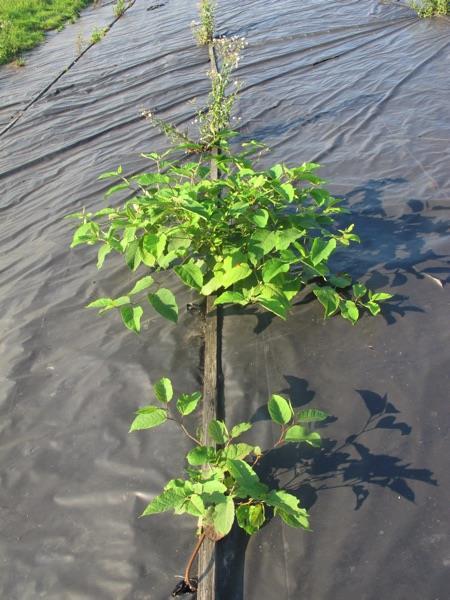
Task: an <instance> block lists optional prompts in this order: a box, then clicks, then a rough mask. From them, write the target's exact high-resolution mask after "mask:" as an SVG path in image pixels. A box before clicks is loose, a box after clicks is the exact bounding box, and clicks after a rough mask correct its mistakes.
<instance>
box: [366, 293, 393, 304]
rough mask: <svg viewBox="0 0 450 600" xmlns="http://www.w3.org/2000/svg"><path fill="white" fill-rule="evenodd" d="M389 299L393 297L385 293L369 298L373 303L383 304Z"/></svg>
mask: <svg viewBox="0 0 450 600" xmlns="http://www.w3.org/2000/svg"><path fill="white" fill-rule="evenodd" d="M391 298H393V295H392V294H388V293H386V292H378V293H377V294H372V295H371V297H370V299H371V300H372V301H373V302H384V301H385V300H390V299H391Z"/></svg>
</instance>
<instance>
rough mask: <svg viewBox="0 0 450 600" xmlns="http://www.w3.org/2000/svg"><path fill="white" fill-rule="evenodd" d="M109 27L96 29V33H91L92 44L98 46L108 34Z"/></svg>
mask: <svg viewBox="0 0 450 600" xmlns="http://www.w3.org/2000/svg"><path fill="white" fill-rule="evenodd" d="M108 31H109V27H101V28H98V27H95V29H94V31H93V32H92V33H91V44H98V42H100V41H101V40H102V39H103V38H104V37H105V35H106V34H107V33H108Z"/></svg>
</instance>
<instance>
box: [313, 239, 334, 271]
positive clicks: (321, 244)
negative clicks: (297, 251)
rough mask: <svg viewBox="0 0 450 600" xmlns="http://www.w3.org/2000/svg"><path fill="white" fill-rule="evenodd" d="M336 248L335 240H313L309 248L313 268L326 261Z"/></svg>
mask: <svg viewBox="0 0 450 600" xmlns="http://www.w3.org/2000/svg"><path fill="white" fill-rule="evenodd" d="M335 248H336V240H335V239H334V238H331V240H328V241H326V240H324V239H323V238H315V240H314V241H313V243H312V246H311V261H312V264H313V265H314V266H317V265H318V264H319V263H321V262H323V261H324V260H327V259H328V257H329V256H330V254H331V253H332V252H333V250H334V249H335Z"/></svg>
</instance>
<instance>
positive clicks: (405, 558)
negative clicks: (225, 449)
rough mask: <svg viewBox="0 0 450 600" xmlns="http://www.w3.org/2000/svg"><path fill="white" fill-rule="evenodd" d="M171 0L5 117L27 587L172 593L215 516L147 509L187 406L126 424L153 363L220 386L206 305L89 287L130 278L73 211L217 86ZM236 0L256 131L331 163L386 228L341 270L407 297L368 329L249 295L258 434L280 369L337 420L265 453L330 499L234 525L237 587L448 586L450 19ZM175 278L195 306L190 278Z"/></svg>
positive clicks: (192, 383)
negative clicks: (166, 309) (268, 306)
mask: <svg viewBox="0 0 450 600" xmlns="http://www.w3.org/2000/svg"><path fill="white" fill-rule="evenodd" d="M154 6H155V5H154V4H153V5H152V4H151V3H150V2H148V1H145V2H144V1H140V0H137V2H136V4H135V5H134V6H133V7H132V8H131V9H130V10H129V11H127V14H126V15H125V17H123V18H122V19H120V20H119V21H118V22H117V23H116V25H114V27H113V28H112V30H111V31H110V32H109V34H108V35H107V36H106V38H105V39H104V40H102V42H101V43H100V44H98V45H96V46H94V47H93V48H91V49H90V50H89V51H88V52H87V53H86V54H85V55H84V56H83V58H82V59H81V60H80V61H79V62H78V63H77V64H76V65H75V66H74V67H73V68H71V69H70V70H69V71H68V72H67V73H66V74H65V75H64V76H63V77H62V78H61V79H60V80H59V81H58V82H57V84H55V86H54V87H52V88H51V89H50V91H49V92H48V93H47V94H46V95H45V96H44V97H43V98H42V99H40V100H39V101H38V102H36V103H35V104H33V105H32V107H31V108H29V109H28V110H26V111H25V113H24V115H23V116H22V117H21V118H20V119H19V121H18V122H17V123H16V124H15V125H14V127H12V128H11V129H10V130H9V131H8V132H7V133H5V134H4V135H3V136H2V137H1V138H0V177H1V183H2V186H1V189H2V201H1V221H0V228H1V231H0V240H1V247H2V254H1V258H0V261H1V262H0V266H1V273H2V277H1V281H0V286H1V288H0V290H1V291H0V315H1V317H0V323H1V329H2V337H1V340H2V341H1V353H0V365H1V382H2V385H1V388H0V389H1V391H0V411H1V421H0V423H1V434H0V451H1V482H2V486H1V492H0V508H1V515H2V537H1V540H0V553H1V559H0V560H1V565H2V569H1V573H0V596H1V597H2V598H5V599H8V600H10V599H11V600H19V599H20V600H28V599H33V600H34V599H35V598H46V599H47V598H48V599H58V600H59V599H65V598H67V599H69V598H70V599H71V600H72V599H78V598H79V599H85V598H92V599H93V598H95V599H119V598H123V599H131V598H132V599H144V598H146V599H152V600H153V599H154V600H159V599H163V598H167V597H168V596H169V593H170V590H171V589H172V587H173V586H174V584H175V583H176V579H174V575H179V574H181V573H182V570H183V567H184V562H185V558H186V557H187V555H188V553H189V551H190V549H191V546H192V543H193V535H192V534H193V527H194V523H193V520H192V519H189V518H186V519H185V518H180V517H177V518H176V520H173V519H172V518H171V517H169V516H165V515H162V516H160V517H154V518H148V519H141V520H140V519H138V518H137V515H138V514H139V513H140V511H141V510H142V508H143V507H144V506H145V503H146V502H147V501H148V500H149V499H150V498H151V497H152V496H153V495H155V494H157V493H158V492H159V491H160V489H161V487H162V485H163V484H164V482H165V481H166V480H167V479H169V478H170V477H174V476H177V475H178V474H179V473H180V472H181V470H182V466H183V456H182V451H183V450H184V449H186V447H187V446H186V444H185V441H184V440H183V439H182V438H180V437H179V435H178V432H176V431H173V430H171V429H170V427H169V428H166V430H165V431H163V430H159V432H158V431H155V432H140V433H135V434H133V435H130V434H128V433H127V430H128V424H129V422H130V420H131V418H132V413H133V411H134V410H135V408H136V407H137V406H140V405H143V404H145V403H147V402H148V401H149V399H151V393H150V391H149V390H150V384H151V382H152V381H154V380H155V379H157V378H159V377H161V376H163V375H169V376H171V377H172V378H173V380H174V384H175V387H176V388H177V389H178V390H179V391H191V390H194V389H199V386H200V379H201V369H200V355H201V332H202V324H201V319H200V317H199V316H198V314H197V313H195V312H188V311H187V310H184V311H183V315H182V319H181V324H179V325H178V326H177V327H176V326H173V325H171V324H168V323H167V322H165V321H164V320H162V319H160V318H159V317H155V316H153V315H151V314H150V313H149V316H148V317H147V319H146V321H145V323H144V325H145V326H144V331H143V332H142V334H141V335H140V336H135V335H134V334H131V333H129V332H127V331H125V330H124V328H123V326H122V325H121V323H120V322H119V320H118V319H117V318H114V317H112V316H107V317H104V318H98V317H97V316H96V315H95V314H94V313H93V312H91V311H87V310H84V309H83V308H82V307H83V306H84V305H85V304H86V303H87V302H88V301H89V300H91V299H92V298H95V297H98V296H101V295H103V294H109V293H111V294H120V293H121V292H122V291H123V290H124V289H128V287H127V286H128V283H127V282H128V281H129V276H128V275H127V272H126V270H125V269H124V268H123V267H122V265H121V262H120V261H119V260H114V259H113V260H110V261H107V263H106V265H105V267H104V269H103V270H102V271H100V273H97V271H96V269H95V264H94V263H95V260H94V255H93V251H92V249H89V248H81V249H76V250H75V251H69V249H68V245H69V241H70V233H71V223H70V222H67V221H63V216H64V215H65V214H67V213H68V212H71V211H73V210H77V209H79V208H80V207H81V206H86V207H88V208H90V207H93V206H99V205H100V204H101V202H102V200H101V193H102V191H104V189H105V184H104V182H99V181H97V180H96V177H97V175H98V174H99V173H101V172H102V171H105V170H110V169H111V168H114V167H115V166H116V165H117V164H120V163H122V164H123V166H124V170H125V171H126V172H127V173H132V172H135V171H137V170H139V169H142V168H143V166H144V165H145V163H144V161H143V160H142V159H140V158H139V153H140V152H145V151H151V150H154V149H160V148H162V147H164V144H165V141H164V140H163V139H162V138H161V136H159V135H157V134H156V133H155V131H153V130H152V129H149V128H148V126H146V125H145V123H143V122H142V120H141V118H140V117H139V109H140V108H144V107H145V108H153V109H155V108H156V109H158V110H159V111H160V113H161V114H162V115H163V116H167V117H170V118H172V119H174V120H175V121H176V122H179V123H181V122H183V123H188V122H189V121H190V120H191V119H192V115H193V109H192V107H191V106H189V105H188V104H186V103H187V101H189V100H192V99H194V98H197V99H198V102H199V103H200V104H201V102H203V101H204V96H205V93H206V92H207V86H208V82H207V80H206V78H205V71H206V70H207V69H208V60H207V53H206V52H205V51H204V49H199V48H196V47H195V46H194V43H193V41H192V38H191V37H190V33H189V27H190V21H191V20H192V19H193V18H195V12H196V7H195V3H193V2H188V1H183V0H176V1H175V0H172V1H169V2H166V3H165V4H164V5H163V6H160V7H159V8H156V9H153V10H148V9H149V8H153V7H154ZM102 10H106V8H104V9H102ZM94 14H95V11H88V15H90V16H89V17H83V18H82V19H81V20H80V22H79V25H78V27H81V26H82V24H83V20H84V19H85V18H90V19H94V17H93V16H92V15H94ZM218 16H219V31H220V32H221V33H227V34H235V35H244V36H246V37H247V39H248V41H249V46H248V48H247V49H246V51H245V57H244V60H243V64H242V67H241V68H240V72H239V77H240V78H242V79H243V80H244V82H245V85H244V87H243V89H242V93H241V95H240V100H239V115H240V116H241V119H242V120H241V121H240V122H239V126H240V128H241V130H242V132H243V136H244V137H255V138H258V139H262V140H264V141H265V142H266V143H268V144H269V145H270V146H271V148H272V149H273V153H272V155H271V158H270V160H271V161H273V162H275V161H278V160H284V161H286V162H289V163H295V162H297V163H300V162H303V161H306V160H315V161H318V162H321V163H323V164H324V169H323V173H324V174H325V175H326V176H327V177H328V178H329V180H330V182H331V183H330V186H329V187H330V189H331V190H332V191H333V192H334V193H336V194H339V195H341V196H343V197H344V198H345V201H346V202H347V204H348V205H349V207H350V208H351V211H352V213H351V215H349V216H348V217H347V218H346V219H347V222H352V221H354V222H355V223H356V225H357V229H358V233H359V234H360V235H361V237H362V240H363V243H362V245H361V246H359V247H358V248H354V249H353V250H351V252H346V253H341V254H340V255H339V256H338V257H337V259H336V268H337V269H342V270H348V271H350V272H351V273H352V274H354V275H355V276H357V277H360V278H362V279H363V280H364V281H368V282H369V284H370V285H371V286H372V287H373V288H375V289H384V290H389V291H391V292H392V293H395V294H396V296H395V298H394V299H393V300H392V301H390V302H389V303H388V304H387V305H385V309H384V315H383V317H378V318H369V317H364V318H363V319H362V320H361V322H360V323H359V324H358V325H357V326H355V327H352V326H351V325H350V324H349V323H348V322H345V321H343V320H340V319H332V320H331V321H327V322H323V320H322V315H321V309H320V307H319V306H317V304H316V303H315V302H311V301H310V298H309V297H308V296H306V298H304V297H302V298H300V299H299V302H298V304H297V305H296V306H295V308H294V311H293V314H292V316H291V318H290V319H289V320H288V321H287V322H286V323H284V322H281V321H280V320H278V319H275V318H274V319H271V318H270V316H268V315H267V314H263V313H258V312H255V311H254V310H253V309H247V310H236V309H227V311H226V313H225V317H224V320H223V365H222V366H223V370H224V374H225V406H226V409H225V410H226V415H227V418H228V419H229V420H230V422H234V421H237V420H241V419H244V420H247V419H248V418H249V417H252V418H253V420H254V421H255V431H254V435H255V436H256V437H257V439H258V443H260V444H261V445H262V443H261V442H262V441H265V442H266V444H267V445H270V444H271V442H272V440H273V439H274V435H275V431H273V430H272V427H271V425H270V423H269V421H268V415H267V413H266V412H265V410H264V407H263V405H264V404H265V402H267V399H268V397H269V395H270V393H273V392H284V393H289V394H290V395H291V398H292V400H293V402H294V404H296V405H311V406H317V407H320V408H323V409H325V410H327V411H329V412H330V413H331V414H332V415H333V417H332V418H331V419H330V420H329V421H330V422H329V423H327V424H326V425H325V426H324V428H323V429H321V433H322V435H323V436H324V437H325V442H324V445H323V448H322V449H321V450H320V451H312V450H305V449H304V448H302V447H300V448H290V449H281V450H279V451H277V452H275V453H273V454H272V455H271V459H270V461H269V460H268V461H266V464H265V465H263V467H264V472H265V476H266V477H267V478H268V479H269V480H273V481H278V482H280V484H282V485H286V486H287V487H289V488H290V489H291V490H293V491H295V492H296V493H298V495H299V497H300V498H301V500H302V502H303V504H304V505H305V506H307V507H309V508H310V509H311V519H312V527H313V529H314V531H313V532H312V533H306V532H302V531H296V530H292V529H289V528H287V527H284V526H283V525H281V524H280V522H279V521H277V520H273V521H271V522H270V523H269V524H268V525H267V526H266V527H265V528H264V530H263V531H262V532H260V533H259V534H257V535H256V536H255V537H254V538H253V539H252V540H250V541H248V540H247V539H246V538H245V537H244V536H243V535H241V534H240V532H233V534H232V536H231V537H230V539H229V540H228V541H226V542H222V543H221V544H220V545H219V582H220V590H221V591H220V592H219V593H218V597H219V598H220V599H227V600H228V599H232V600H239V599H245V600H256V599H258V600H259V599H271V598H277V599H278V598H279V599H280V600H281V599H282V600H292V599H297V598H299V597H309V598H311V599H312V600H331V599H333V600H344V599H345V600H347V599H348V598H358V600H375V599H377V600H378V599H379V598H392V599H393V600H405V599H406V598H408V600H410V599H414V600H416V599H417V600H444V598H447V597H448V589H449V587H450V585H449V584H450V577H449V568H450V545H449V542H448V524H447V517H448V492H449V475H448V473H449V469H448V455H449V445H448V408H447V407H448V389H449V357H450V343H449V342H450V339H449V338H450V336H449V330H448V308H449V294H448V287H447V286H446V285H445V284H446V283H447V282H448V280H449V258H448V255H449V248H450V242H449V236H448V216H449V204H450V203H449V199H450V182H449V179H448V164H449V154H448V146H449V141H450V105H449V103H448V98H449V97H450V95H449V92H450V69H449V62H450V20H449V19H446V18H440V19H433V20H419V19H418V18H417V17H416V16H415V14H414V13H413V12H412V11H411V10H410V9H408V8H407V7H405V6H400V5H392V4H379V3H377V2H373V1H367V2H362V1H360V2H356V1H353V2H345V1H344V2H342V1H337V0H333V1H327V2H325V1H323V0H315V1H314V0H308V1H306V2H302V3H301V4H300V3H298V2H297V1H294V0H283V1H282V2H277V3H272V2H268V1H267V0H257V1H250V2H246V3H242V2H237V1H235V0H231V1H228V2H226V3H221V4H220V5H219V11H218ZM96 18H97V17H96ZM98 19H99V17H98ZM108 19H109V17H108ZM95 24H96V25H97V23H95ZM100 24H101V23H100ZM74 27H75V26H74ZM70 32H72V29H71V28H69V29H67V30H65V31H64V32H61V33H58V34H57V35H55V36H53V38H52V40H51V42H50V43H51V44H53V45H54V46H55V48H59V53H56V52H55V57H56V56H58V59H56V58H55V62H54V64H52V60H51V56H49V55H48V54H46V52H45V48H46V46H45V45H44V46H41V47H40V48H39V49H37V50H36V51H34V52H32V53H31V54H30V57H29V58H28V59H27V63H28V66H27V67H25V69H24V70H22V71H20V78H19V77H18V75H17V74H16V73H15V72H14V71H13V70H12V68H11V67H7V68H4V69H2V71H1V74H0V82H1V85H2V91H1V98H2V103H3V105H4V111H2V113H1V114H2V123H4V122H7V120H8V119H9V118H10V117H11V115H14V112H15V110H16V109H17V108H20V107H21V106H23V104H24V101H25V99H26V100H28V99H29V97H30V94H32V95H33V96H34V93H35V91H38V90H39V85H38V84H39V79H38V78H37V74H38V73H41V74H42V84H43V87H45V85H46V84H47V83H48V80H51V79H52V77H53V76H55V75H57V74H58V72H59V69H60V67H61V65H62V64H64V62H65V59H66V56H67V63H66V64H69V63H70V61H71V60H72V58H73V56H72V55H71V53H73V49H72V48H71V46H70V43H69V41H68V36H69V35H72V36H73V32H72V33H70ZM64 48H65V50H64ZM52 70H53V71H52ZM46 78H47V79H46ZM8 82H11V88H10V90H11V91H9V90H8V88H7V87H6V88H5V86H8ZM11 92H12V94H11ZM11 96H12V97H11ZM4 115H6V116H4ZM267 160H268V159H266V161H267ZM178 289H179V290H180V292H179V294H178V296H179V299H180V303H187V302H188V301H189V300H191V299H192V298H190V297H188V296H186V295H185V294H184V295H183V293H182V291H181V288H178ZM309 403H311V404H309ZM256 437H255V439H256Z"/></svg>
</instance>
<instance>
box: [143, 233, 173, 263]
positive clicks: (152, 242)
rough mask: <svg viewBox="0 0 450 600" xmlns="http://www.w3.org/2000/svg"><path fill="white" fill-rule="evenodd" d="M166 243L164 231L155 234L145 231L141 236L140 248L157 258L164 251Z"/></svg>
mask: <svg viewBox="0 0 450 600" xmlns="http://www.w3.org/2000/svg"><path fill="white" fill-rule="evenodd" d="M166 243H167V236H166V234H165V233H161V234H158V235H157V234H156V233H147V234H146V235H144V237H143V238H142V248H143V250H144V251H145V252H146V253H148V254H151V255H153V256H155V257H156V258H159V257H160V256H161V254H162V253H163V252H164V249H165V247H166Z"/></svg>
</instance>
